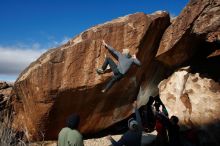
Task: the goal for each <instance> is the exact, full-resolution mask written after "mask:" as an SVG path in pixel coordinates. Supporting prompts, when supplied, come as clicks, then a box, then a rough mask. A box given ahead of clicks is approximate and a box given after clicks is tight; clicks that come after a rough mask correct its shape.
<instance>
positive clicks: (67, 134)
mask: <svg viewBox="0 0 220 146" xmlns="http://www.w3.org/2000/svg"><path fill="white" fill-rule="evenodd" d="M79 122H80V117H79V115H77V114H73V115H71V116H70V117H69V118H68V119H67V127H65V128H63V129H62V130H61V131H60V133H59V135H58V146H83V145H84V144H83V137H82V135H81V134H80V132H79V131H78V130H77V129H78V127H79Z"/></svg>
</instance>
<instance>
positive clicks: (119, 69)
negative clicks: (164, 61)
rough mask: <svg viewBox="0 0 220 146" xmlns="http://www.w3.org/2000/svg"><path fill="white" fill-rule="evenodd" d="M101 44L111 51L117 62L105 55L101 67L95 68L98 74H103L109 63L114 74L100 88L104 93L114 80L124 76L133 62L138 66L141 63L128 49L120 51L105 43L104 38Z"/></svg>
mask: <svg viewBox="0 0 220 146" xmlns="http://www.w3.org/2000/svg"><path fill="white" fill-rule="evenodd" d="M103 45H104V46H105V48H107V49H108V50H109V51H110V52H111V53H112V55H113V57H115V58H116V59H117V60H118V62H119V63H118V64H116V63H115V62H114V61H113V60H112V59H111V58H110V57H106V58H105V61H104V63H103V65H102V67H101V68H98V69H96V71H97V73H98V74H104V73H105V70H106V68H107V66H108V65H109V66H110V68H111V70H112V71H113V74H114V75H113V76H112V78H111V80H110V81H109V82H108V84H107V85H106V87H105V88H104V89H103V90H102V92H103V93H104V92H106V91H107V90H108V89H110V88H111V87H112V85H113V84H114V83H115V82H116V81H119V80H120V79H121V78H123V77H124V75H125V74H126V73H127V72H128V70H129V69H130V67H131V65H132V64H133V63H134V64H136V65H138V66H140V65H141V63H140V61H139V60H138V59H137V58H136V55H135V54H134V55H133V56H131V55H130V53H129V49H123V51H122V53H120V52H118V51H117V50H115V49H114V48H112V47H111V46H109V45H108V44H106V43H105V41H104V40H103Z"/></svg>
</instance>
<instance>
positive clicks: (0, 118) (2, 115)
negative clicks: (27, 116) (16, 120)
mask: <svg viewBox="0 0 220 146" xmlns="http://www.w3.org/2000/svg"><path fill="white" fill-rule="evenodd" d="M12 98H13V95H11V96H8V97H7V96H3V97H2V98H1V100H0V137H1V139H0V146H26V144H25V143H24V142H23V141H22V140H21V139H19V137H16V133H15V132H13V130H12V128H11V125H12V120H13V107H12Z"/></svg>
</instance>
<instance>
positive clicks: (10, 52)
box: [0, 46, 45, 75]
mask: <svg viewBox="0 0 220 146" xmlns="http://www.w3.org/2000/svg"><path fill="white" fill-rule="evenodd" d="M44 51H45V50H37V49H34V48H29V49H26V48H25V49H22V48H17V47H14V46H13V47H1V46H0V52H1V53H0V74H1V75H18V74H19V73H20V72H21V71H22V70H23V69H25V68H26V67H27V66H28V65H29V64H30V63H31V62H33V61H34V60H36V59H37V58H38V57H39V56H40V55H41V54H42V53H43V52H44Z"/></svg>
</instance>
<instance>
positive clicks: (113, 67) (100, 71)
mask: <svg viewBox="0 0 220 146" xmlns="http://www.w3.org/2000/svg"><path fill="white" fill-rule="evenodd" d="M108 65H109V66H110V68H111V70H112V71H113V72H114V74H115V73H117V72H118V69H117V65H116V64H115V62H114V61H113V60H112V59H111V58H109V57H106V58H105V61H104V63H103V65H102V67H101V68H98V69H97V70H96V71H97V73H98V74H103V73H105V70H106V68H107V66H108Z"/></svg>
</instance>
